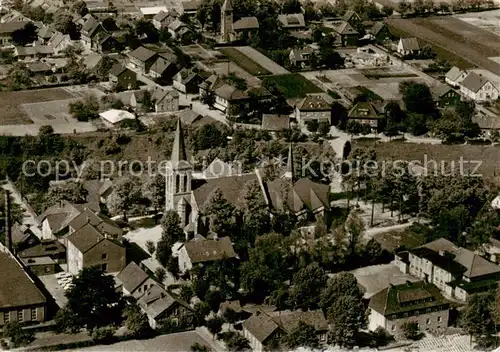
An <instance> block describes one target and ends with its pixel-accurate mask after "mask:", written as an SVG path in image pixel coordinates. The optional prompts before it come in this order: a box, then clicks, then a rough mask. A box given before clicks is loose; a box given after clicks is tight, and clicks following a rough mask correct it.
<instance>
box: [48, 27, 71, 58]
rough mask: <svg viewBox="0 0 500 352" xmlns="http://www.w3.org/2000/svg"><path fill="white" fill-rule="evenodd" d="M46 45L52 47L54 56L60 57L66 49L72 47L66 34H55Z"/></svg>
mask: <svg viewBox="0 0 500 352" xmlns="http://www.w3.org/2000/svg"><path fill="white" fill-rule="evenodd" d="M47 45H48V46H50V47H52V49H53V50H54V55H55V56H59V55H61V54H62V53H63V52H64V50H66V48H67V47H69V46H71V45H72V42H71V38H70V36H69V35H68V34H62V33H61V32H56V33H54V35H52V37H50V39H49V40H48V42H47Z"/></svg>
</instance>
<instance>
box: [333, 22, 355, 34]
mask: <svg viewBox="0 0 500 352" xmlns="http://www.w3.org/2000/svg"><path fill="white" fill-rule="evenodd" d="M335 32H337V33H338V34H340V35H357V34H359V32H358V31H357V30H355V29H354V28H352V26H351V25H350V24H349V22H346V21H342V22H340V23H339V24H338V25H337V26H336V27H335Z"/></svg>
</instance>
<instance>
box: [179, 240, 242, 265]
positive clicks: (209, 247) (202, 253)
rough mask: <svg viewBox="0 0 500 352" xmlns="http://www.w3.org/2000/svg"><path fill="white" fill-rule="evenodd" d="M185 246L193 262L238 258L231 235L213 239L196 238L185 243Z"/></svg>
mask: <svg viewBox="0 0 500 352" xmlns="http://www.w3.org/2000/svg"><path fill="white" fill-rule="evenodd" d="M183 246H184V247H185V248H186V252H187V254H188V256H189V259H190V260H191V263H193V264H196V263H206V262H211V261H214V260H221V259H229V258H236V252H235V251H234V249H233V244H232V243H231V239H230V238H229V237H222V238H218V239H213V240H206V239H200V240H198V239H194V240H191V241H188V242H186V243H184V244H183Z"/></svg>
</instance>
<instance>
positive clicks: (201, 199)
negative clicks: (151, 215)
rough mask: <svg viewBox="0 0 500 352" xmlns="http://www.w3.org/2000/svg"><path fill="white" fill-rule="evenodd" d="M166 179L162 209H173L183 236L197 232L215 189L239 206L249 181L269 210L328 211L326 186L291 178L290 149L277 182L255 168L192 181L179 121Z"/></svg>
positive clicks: (308, 213) (298, 213)
mask: <svg viewBox="0 0 500 352" xmlns="http://www.w3.org/2000/svg"><path fill="white" fill-rule="evenodd" d="M165 177H166V180H165V181H166V182H165V188H166V190H165V210H166V211H169V210H174V211H176V212H177V213H178V214H179V217H180V219H181V225H182V226H183V227H184V230H185V232H186V233H194V234H197V233H199V230H200V227H199V225H200V223H201V217H202V215H203V211H204V209H205V207H206V206H207V204H208V203H209V201H210V198H211V196H212V194H213V192H214V191H215V190H217V189H219V190H220V192H221V193H222V195H223V196H224V198H225V199H226V200H227V201H228V202H229V203H231V204H233V205H238V204H239V203H240V202H241V201H242V199H243V196H244V192H245V185H246V184H248V183H249V182H252V181H254V182H257V183H258V184H259V186H260V189H261V190H262V197H263V200H264V201H265V203H266V204H267V205H268V206H269V207H270V209H274V210H285V209H286V211H291V212H293V213H294V214H295V215H296V216H297V217H299V218H300V217H308V216H311V215H321V216H325V215H326V214H327V213H328V211H329V210H330V204H329V192H330V191H329V190H330V189H329V186H328V185H325V184H321V183H316V182H313V181H311V180H310V179H308V178H305V177H303V178H299V179H296V178H295V177H294V169H293V153H292V147H291V146H290V148H289V152H288V159H287V167H286V171H285V173H284V174H283V176H282V177H281V178H278V179H276V180H272V181H265V180H263V179H262V177H261V173H260V170H258V169H256V170H255V171H254V172H251V173H241V172H238V173H235V172H233V171H232V170H229V169H228V172H221V173H220V174H219V175H217V177H211V178H209V179H200V178H194V177H193V167H192V165H191V164H190V163H189V161H188V157H187V153H186V147H185V143H184V136H183V132H182V125H181V122H180V120H178V121H177V129H176V131H175V137H174V144H173V146H172V155H171V158H170V160H169V162H168V163H167V168H166V176H165Z"/></svg>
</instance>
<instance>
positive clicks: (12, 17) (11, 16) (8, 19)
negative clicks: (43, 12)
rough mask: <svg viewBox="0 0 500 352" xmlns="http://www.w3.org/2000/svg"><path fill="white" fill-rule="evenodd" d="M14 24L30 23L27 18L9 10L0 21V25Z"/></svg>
mask: <svg viewBox="0 0 500 352" xmlns="http://www.w3.org/2000/svg"><path fill="white" fill-rule="evenodd" d="M15 22H31V20H30V19H29V18H28V17H26V16H24V15H23V14H22V13H21V12H19V11H16V10H10V11H9V12H8V13H6V14H5V15H3V16H2V18H1V19H0V23H15Z"/></svg>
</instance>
